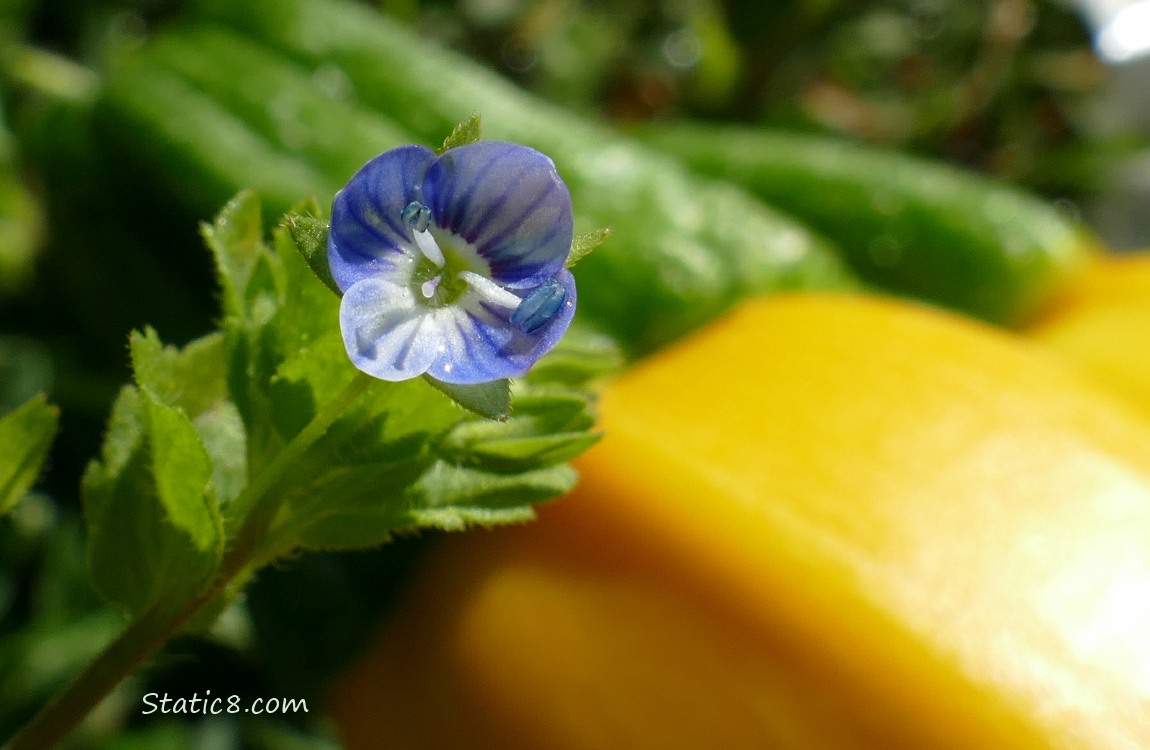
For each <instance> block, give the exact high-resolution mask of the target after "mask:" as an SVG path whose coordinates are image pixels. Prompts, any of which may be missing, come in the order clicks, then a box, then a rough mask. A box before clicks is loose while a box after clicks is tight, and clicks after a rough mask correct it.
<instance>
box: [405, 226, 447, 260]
mask: <svg viewBox="0 0 1150 750" xmlns="http://www.w3.org/2000/svg"><path fill="white" fill-rule="evenodd" d="M412 235H414V236H415V245H416V247H418V248H419V252H421V253H423V257H425V258H427V259H428V260H429V261H431V262H432V263H433V264H435V267H436V268H443V264H444V263H445V262H446V261H445V260H444V258H443V251H442V250H440V249H439V244H438V243H437V242H436V241H435V238H434V237H432V236H431V232H427V231H423V232H415V231H413V232H412Z"/></svg>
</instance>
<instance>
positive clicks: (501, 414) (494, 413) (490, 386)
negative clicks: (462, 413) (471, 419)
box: [423, 375, 511, 421]
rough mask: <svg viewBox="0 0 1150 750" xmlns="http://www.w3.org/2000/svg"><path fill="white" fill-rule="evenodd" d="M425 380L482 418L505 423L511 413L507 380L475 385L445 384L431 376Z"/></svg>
mask: <svg viewBox="0 0 1150 750" xmlns="http://www.w3.org/2000/svg"><path fill="white" fill-rule="evenodd" d="M423 379H424V380H426V381H427V382H428V383H430V384H431V385H432V386H434V387H435V388H436V389H437V390H439V391H441V392H442V393H444V394H446V395H447V396H448V398H450V399H451V400H452V401H454V402H455V403H457V404H459V405H460V406H462V407H463V408H464V409H467V410H468V411H471V412H474V413H476V414H478V415H479V416H481V417H487V418H488V419H497V420H500V421H503V420H506V419H507V416H508V415H509V414H510V413H511V381H510V380H508V379H506V378H504V379H502V380H492V381H490V382H487V383H476V384H474V385H460V384H458V383H444V382H443V381H440V380H436V379H435V378H433V377H431V376H430V375H424V376H423Z"/></svg>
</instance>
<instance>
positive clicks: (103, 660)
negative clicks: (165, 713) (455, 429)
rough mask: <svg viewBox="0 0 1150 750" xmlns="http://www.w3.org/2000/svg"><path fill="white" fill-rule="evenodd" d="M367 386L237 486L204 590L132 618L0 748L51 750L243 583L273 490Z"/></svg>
mask: <svg viewBox="0 0 1150 750" xmlns="http://www.w3.org/2000/svg"><path fill="white" fill-rule="evenodd" d="M373 382H375V381H374V379H373V378H371V377H370V376H368V375H365V374H364V373H362V372H357V373H356V375H355V377H354V378H353V379H352V380H351V382H349V383H348V384H347V385H346V386H345V387H344V389H343V390H342V391H340V392H339V393H338V394H336V396H335V398H333V399H332V400H331V401H329V402H328V403H327V404H325V405H324V406H323V408H321V409H320V410H319V412H317V413H316V415H315V417H313V418H312V420H311V421H310V422H309V423H308V424H307V426H306V427H304V428H303V430H301V431H300V432H299V434H297V435H296V436H295V437H294V438H293V439H292V440H291V442H289V443H288V444H287V445H286V446H284V448H283V450H281V451H280V452H279V453H278V454H277V455H276V457H275V458H274V459H272V461H271V462H270V463H269V464H268V465H267V466H266V467H265V468H264V470H263V471H261V472H260V473H259V474H258V475H257V476H256V477H255V479H254V480H253V481H252V482H251V483H250V484H248V486H247V487H245V488H244V491H243V492H241V493H240V496H239V497H237V498H236V502H241V501H242V502H244V503H246V504H247V506H249V507H250V511H248V512H247V513H246V515H245V516H244V523H243V525H242V526H240V528H239V529H238V530H237V532H236V535H235V538H234V541H233V543H232V544H231V546H230V547H229V549H228V552H227V554H226V555H225V556H224V559H223V562H222V563H221V565H220V570H219V573H218V574H217V576H216V578H215V579H214V580H213V581H212V584H211V585H210V586H209V587H208V588H207V589H206V590H205V591H202V592H199V593H197V594H194V595H186V594H185V595H182V596H178V597H174V598H171V599H168V600H163V601H161V602H159V603H157V604H154V605H152V606H151V607H149V608H148V609H146V610H144V611H143V612H141V613H139V614H138V615H137V616H136V617H135V619H133V620H132V622H131V623H130V624H129V625H128V627H127V629H126V630H124V632H123V633H121V634H120V635H119V637H117V638H116V639H115V640H114V641H112V642H111V643H110V644H108V646H107V647H105V649H104V650H103V652H101V653H100V655H99V656H97V657H96V659H95V660H94V661H93V662H92V663H91V664H89V665H88V666H87V668H85V669H84V671H83V672H81V673H80V674H79V675H78V676H77V677H76V678H75V680H73V681H72V682H71V683H70V684H69V685H68V686H67V687H65V688H64V689H63V690H62V691H61V692H59V693H57V695H56V696H55V698H53V699H52V700H51V701H50V702H49V703H48V704H47V705H45V706H44V707H43V708H42V709H41V710H40V712H39V713H37V714H36V715H35V716H34V717H33V718H32V720H31V721H30V722H28V724H26V725H25V726H24V728H23V729H22V730H20V731H19V732H18V733H17V734H16V735H15V736H14V737H13V738H12V739H11V740H10V741H9V743H8V744H6V745H4V746H3V750H43V748H51V747H55V746H56V745H57V744H59V743H60V742H61V741H62V740H63V739H64V738H65V737H66V736H67V735H68V734H69V733H70V732H71V731H72V730H73V729H74V728H75V727H76V726H77V725H78V724H79V723H80V722H81V721H83V719H84V717H85V716H87V714H88V712H90V711H91V710H92V709H93V708H95V707H96V705H97V704H98V703H99V702H100V701H101V700H103V699H104V697H105V696H106V695H108V693H110V692H111V691H112V690H114V689H115V687H116V686H117V685H119V684H120V682H122V681H123V680H124V678H126V677H127V676H128V675H130V674H132V673H133V672H135V671H136V670H137V669H139V668H140V667H141V666H142V665H143V664H144V662H146V661H147V660H148V659H149V658H150V657H151V656H153V655H155V654H156V652H158V651H159V650H160V649H161V648H162V647H163V646H164V644H165V643H167V642H168V640H170V639H171V638H172V637H173V636H175V635H176V634H177V633H179V631H180V629H181V628H183V627H184V625H186V624H187V623H188V622H189V621H190V620H191V619H192V618H193V617H195V615H196V614H197V613H198V612H200V610H202V609H203V608H204V607H205V606H207V605H208V604H210V603H211V602H212V601H213V600H214V599H215V598H216V597H217V596H219V595H220V594H221V593H223V592H224V591H225V590H226V589H227V588H228V586H229V585H230V584H231V583H232V582H233V581H235V580H236V579H237V578H239V579H241V580H243V577H242V576H241V575H240V574H241V573H243V572H245V571H246V570H247V569H248V567H249V564H250V563H251V557H252V553H253V551H254V550H255V549H256V547H257V545H258V543H259V541H260V539H261V538H262V537H263V535H264V534H265V533H266V531H267V529H268V526H269V524H270V523H271V521H272V519H273V518H274V516H275V513H276V511H277V510H278V509H279V502H278V498H277V497H276V495H275V494H274V493H273V492H272V490H273V489H275V487H276V485H277V484H278V483H279V481H280V480H281V479H282V476H283V473H284V471H285V470H286V469H287V468H289V467H291V466H292V465H294V464H295V463H296V462H298V460H299V459H300V457H301V456H303V454H304V453H306V452H307V451H308V449H309V448H311V446H312V445H314V444H315V442H316V441H317V440H319V439H320V438H321V437H323V436H324V434H326V433H327V431H328V429H329V428H330V427H331V425H332V424H333V423H334V422H335V421H336V420H337V419H339V417H340V416H341V415H342V414H343V413H344V411H345V410H346V409H347V407H348V406H350V405H351V403H352V402H353V401H355V399H357V398H358V397H359V396H360V395H361V394H362V393H363V392H364V391H365V390H366V389H367V387H368V386H369V385H371V384H372V383H373Z"/></svg>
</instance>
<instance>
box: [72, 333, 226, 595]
mask: <svg viewBox="0 0 1150 750" xmlns="http://www.w3.org/2000/svg"><path fill="white" fill-rule="evenodd" d="M130 348H131V355H132V365H133V369H134V370H135V374H136V381H137V384H138V387H126V388H124V389H123V390H122V391H121V393H120V397H119V398H118V399H117V400H116V404H115V406H114V407H113V411H112V418H111V421H110V423H109V427H108V431H107V436H106V438H105V442H104V449H103V452H102V454H101V459H100V460H98V461H93V462H92V463H91V464H90V465H89V466H88V470H87V471H86V472H85V475H84V481H83V494H84V504H85V518H86V521H87V524H88V537H89V567H90V570H91V572H92V578H93V581H94V583H95V586H96V588H97V589H98V590H99V591H100V592H101V593H102V594H103V595H104V596H105V597H107V598H108V599H110V600H111V601H113V602H115V603H117V604H118V605H120V606H121V607H123V608H125V609H127V610H129V611H131V612H139V611H141V610H143V609H145V608H146V607H148V606H149V605H151V604H154V603H155V602H157V601H159V600H161V599H163V598H165V597H169V596H175V595H180V596H187V595H193V594H195V593H196V592H198V591H200V590H202V589H203V587H205V586H206V585H207V584H208V583H210V581H211V579H212V577H213V575H214V572H215V570H216V568H217V566H218V564H219V561H220V559H221V557H222V555H223V548H224V530H223V524H222V519H221V513H220V508H219V503H220V501H221V500H225V499H229V498H230V497H232V496H234V495H235V494H237V493H238V492H239V490H240V488H242V486H243V484H244V483H245V482H246V474H247V470H246V465H245V457H246V439H245V435H244V430H243V426H242V423H241V421H240V419H239V415H238V411H237V410H236V408H235V405H234V404H232V403H231V402H230V401H229V400H227V398H226V382H225V369H226V362H225V361H224V359H225V354H226V348H225V342H224V338H223V337H222V336H220V335H219V334H211V335H209V336H205V337H204V338H202V339H198V340H197V341H194V342H192V343H191V344H189V345H188V346H187V347H185V348H184V349H182V350H178V349H175V348H171V347H164V346H163V344H162V343H161V342H160V340H159V338H158V337H157V336H156V334H155V332H154V331H150V330H149V331H146V332H145V333H143V334H133V336H132V338H131V347H130ZM213 457H214V458H215V459H216V460H213Z"/></svg>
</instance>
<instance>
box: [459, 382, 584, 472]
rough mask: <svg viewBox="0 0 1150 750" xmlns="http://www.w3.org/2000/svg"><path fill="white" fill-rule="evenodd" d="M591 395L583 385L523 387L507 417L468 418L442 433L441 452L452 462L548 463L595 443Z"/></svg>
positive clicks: (492, 465) (511, 466)
mask: <svg viewBox="0 0 1150 750" xmlns="http://www.w3.org/2000/svg"><path fill="white" fill-rule="evenodd" d="M591 409H592V399H591V398H590V396H589V395H588V394H587V393H585V392H582V391H571V390H562V389H559V390H548V389H544V388H539V387H531V388H527V387H525V388H524V389H523V393H522V394H521V395H520V397H519V398H518V399H517V401H516V408H515V413H514V416H512V417H511V418H510V419H508V420H507V421H506V422H502V423H497V422H486V421H478V420H469V421H465V422H462V423H460V424H458V425H456V427H455V428H454V429H452V431H451V432H450V433H448V435H447V436H446V437H445V438H444V440H443V442H442V444H441V451H442V454H443V455H444V456H446V457H449V458H450V459H451V460H452V461H453V462H455V463H458V464H460V465H464V466H474V467H478V468H481V469H484V470H487V471H495V472H500V473H509V472H515V471H527V470H531V469H535V468H539V467H543V466H550V465H552V464H556V463H559V462H560V461H566V460H568V459H570V458H573V457H575V456H577V455H579V454H580V453H582V452H583V451H584V450H586V449H587V448H589V447H590V446H591V445H593V444H594V443H595V442H596V441H597V440H598V439H599V435H598V434H597V433H591V432H588V431H587V430H588V429H589V428H590V427H591V426H592V425H593V424H594V421H595V418H594V415H593V413H592V411H591Z"/></svg>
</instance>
